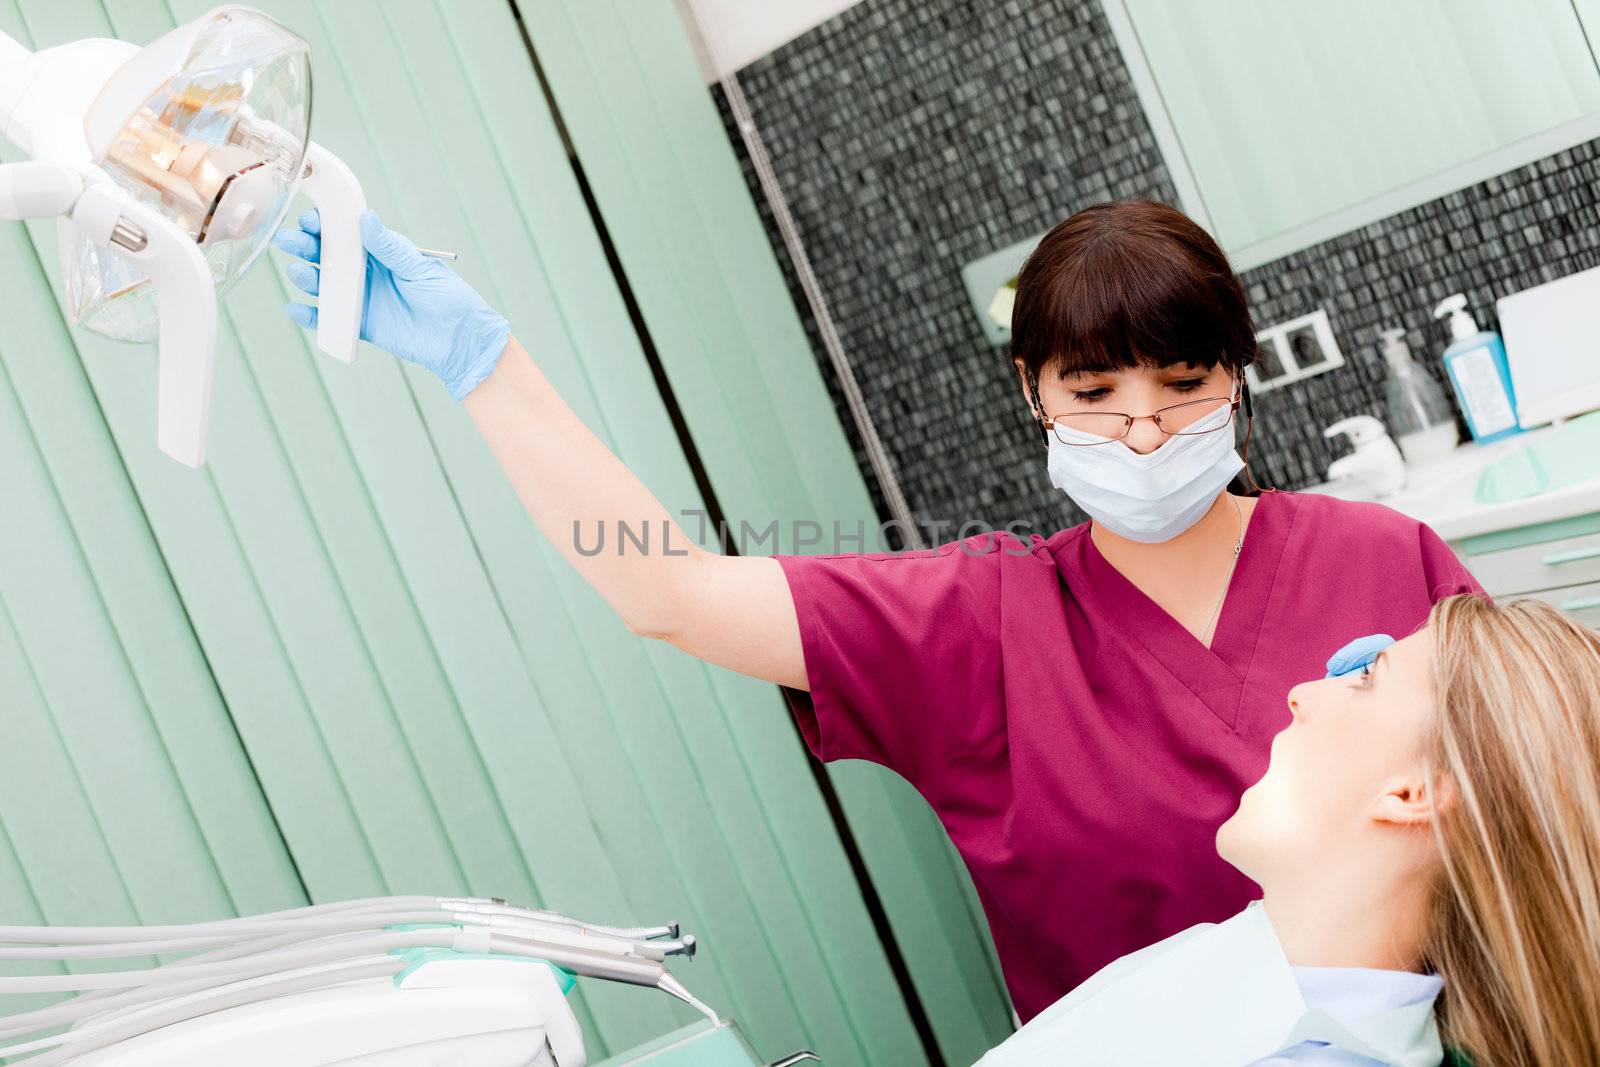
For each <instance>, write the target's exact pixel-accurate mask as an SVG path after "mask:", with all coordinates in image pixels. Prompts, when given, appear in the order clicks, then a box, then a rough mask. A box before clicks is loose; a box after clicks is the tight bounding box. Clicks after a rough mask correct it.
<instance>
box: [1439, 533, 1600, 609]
mask: <svg viewBox="0 0 1600 1067" xmlns="http://www.w3.org/2000/svg"><path fill="white" fill-rule="evenodd" d="M1466 564H1467V568H1468V569H1469V570H1471V571H1472V574H1473V577H1475V578H1477V579H1478V581H1479V582H1481V583H1482V584H1483V588H1484V589H1485V590H1486V591H1487V592H1488V593H1489V594H1490V595H1491V596H1507V595H1510V594H1512V593H1533V592H1537V591H1538V590H1540V589H1556V588H1559V587H1561V586H1566V585H1577V584H1579V583H1582V582H1597V581H1600V533H1591V534H1583V535H1582V536H1579V537H1566V538H1563V539H1561V540H1560V541H1546V542H1544V543H1543V544H1538V545H1522V546H1521V547H1519V548H1507V549H1503V550H1501V551H1499V552H1485V553H1484V554H1483V555H1481V556H1468V557H1466Z"/></svg>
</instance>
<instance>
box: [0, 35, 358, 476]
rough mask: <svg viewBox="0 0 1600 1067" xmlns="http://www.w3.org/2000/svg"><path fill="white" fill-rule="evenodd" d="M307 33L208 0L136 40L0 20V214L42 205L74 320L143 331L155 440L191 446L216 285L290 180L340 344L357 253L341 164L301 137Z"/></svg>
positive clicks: (327, 331) (32, 215)
mask: <svg viewBox="0 0 1600 1067" xmlns="http://www.w3.org/2000/svg"><path fill="white" fill-rule="evenodd" d="M310 124H311V63H310V47H309V46H308V45H307V44H306V42H305V41H304V40H302V39H301V38H299V37H297V36H295V35H294V34H293V33H290V32H289V31H288V30H286V29H285V28H284V27H282V26H280V25H279V24H278V23H276V22H274V21H273V20H272V19H270V18H268V17H267V16H266V15H263V14H261V13H260V12H258V11H255V10H252V9H250V8H246V7H233V6H230V7H220V8H217V9H215V10H213V11H211V12H209V13H208V14H206V15H203V16H202V17H200V18H198V19H196V20H194V21H193V22H190V23H188V24H186V25H183V26H180V27H178V28H177V29H175V30H173V31H172V32H170V33H168V34H166V35H164V36H162V37H160V38H158V39H157V40H156V41H154V42H153V43H151V44H150V45H148V46H146V47H145V48H143V49H140V48H138V47H136V46H134V45H131V44H127V43H125V42H123V41H114V40H99V39H90V40H82V41H74V42H72V43H70V44H64V45H60V46H58V47H55V48H47V49H44V50H43V51H40V52H38V53H34V52H30V51H29V50H28V49H26V48H24V47H23V46H22V45H21V44H19V43H17V42H16V41H15V40H13V39H11V38H10V37H7V36H6V35H5V34H3V33H0V133H3V134H4V136H5V138H6V139H7V140H9V141H11V142H12V143H14V144H15V145H16V146H17V147H18V148H20V149H22V151H23V152H24V153H25V154H26V155H27V156H28V157H29V160H28V161H26V162H18V163H11V164H6V165H0V219H19V220H20V219H42V218H58V219H59V220H60V221H59V222H58V224H57V232H58V241H59V244H60V253H61V256H60V263H61V272H62V276H63V282H64V289H65V294H66V305H67V310H68V312H69V314H70V315H71V316H72V319H73V321H74V322H76V323H78V324H79V325H81V326H83V327H84V328H85V329H88V330H92V331H94V332H95V333H98V334H102V335H103V336H106V337H110V338H113V339H115V340H119V341H133V342H139V341H152V340H157V339H158V338H159V341H160V346H159V363H158V368H157V399H156V421H157V443H158V445H159V446H160V448H161V450H162V451H163V452H165V453H167V454H168V455H170V456H172V457H173V458H174V459H176V460H178V461H179V462H181V463H185V464H188V465H189V466H191V467H198V466H200V465H201V464H202V463H204V462H205V451H206V431H207V426H208V423H209V420H210V410H211V377H212V368H213V366H214V364H215V362H216V346H217V298H218V296H219V295H220V294H222V293H224V292H226V291H227V289H228V287H229V286H231V285H232V284H233V283H234V282H236V281H238V280H239V278H240V277H241V276H242V275H243V274H244V272H245V271H246V270H248V269H249V268H250V265H251V264H252V263H254V262H255V260H256V258H257V257H258V256H260V255H261V252H262V250H263V249H265V248H266V246H267V243H268V241H269V240H270V239H271V237H272V235H273V233H274V232H275V231H276V229H277V227H278V225H279V223H281V222H282V221H283V218H284V216H285V214H287V212H288V210H289V204H290V201H291V200H292V199H293V197H294V195H295V193H296V192H297V191H299V192H304V193H305V194H306V195H307V196H308V197H309V198H310V199H311V201H312V202H313V203H315V204H316V206H317V207H318V209H319V210H320V211H321V214H322V227H323V234H322V262H321V268H322V285H321V288H322V294H321V299H320V301H319V304H320V311H319V317H318V330H317V347H318V348H320V349H321V350H322V351H323V352H326V353H327V354H328V355H330V356H333V357H334V358H335V359H339V360H342V361H344V362H349V361H350V360H351V359H352V358H353V357H354V355H355V344H356V338H357V332H358V330H359V327H360V316H361V297H362V286H363V284H364V282H365V274H366V254H365V252H364V251H363V249H362V247H361V236H360V229H359V227H360V222H359V219H360V214H361V212H362V211H363V210H364V209H365V208H366V201H365V197H364V196H363V194H362V191H361V184H360V182H358V181H357V180H356V178H355V175H354V174H353V173H352V172H351V171H350V169H349V168H348V167H346V166H345V165H344V164H343V163H341V162H340V161H339V160H338V159H337V158H336V157H335V156H333V155H332V154H331V153H329V152H328V151H327V150H326V149H324V148H322V147H320V146H318V145H317V144H315V143H313V142H311V141H310V140H309V131H310Z"/></svg>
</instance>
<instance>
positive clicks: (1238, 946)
mask: <svg viewBox="0 0 1600 1067" xmlns="http://www.w3.org/2000/svg"><path fill="white" fill-rule="evenodd" d="M1385 645H1386V647H1384V646H1385ZM1353 647H1354V646H1353ZM1366 647H1367V649H1368V651H1367V653H1366V655H1364V656H1361V657H1360V658H1359V659H1358V660H1357V663H1358V664H1359V666H1358V668H1357V669H1354V670H1350V671H1349V672H1348V673H1344V674H1340V675H1338V676H1332V677H1329V678H1327V679H1324V680H1321V681H1315V682H1308V683H1305V684H1302V685H1299V686H1296V687H1295V688H1294V689H1293V690H1292V691H1291V692H1290V693H1289V706H1290V709H1291V711H1292V712H1293V721H1292V722H1291V724H1290V725H1289V726H1288V727H1287V728H1286V729H1284V730H1283V732H1282V733H1280V734H1279V735H1278V736H1277V738H1276V740H1275V741H1274V742H1273V745H1272V754H1271V763H1270V766H1269V768H1268V770H1267V772H1266V774H1265V775H1264V776H1263V777H1262V778H1261V780H1260V781H1258V782H1257V783H1256V784H1255V785H1254V786H1252V787H1251V788H1250V789H1248V790H1246V791H1245V793H1244V795H1243V797H1242V798H1241V799H1240V802H1239V807H1238V810H1237V811H1236V812H1235V813H1234V814H1233V816H1232V817H1231V818H1229V819H1228V820H1227V822H1225V823H1224V824H1223V825H1222V827H1221V828H1220V830H1219V831H1218V833H1217V850H1218V852H1219V853H1220V854H1221V855H1222V857H1223V858H1224V859H1226V860H1227V861H1228V862H1230V863H1232V864H1233V865H1234V866H1236V867H1238V868H1239V869H1240V870H1241V871H1243V872H1244V873H1245V874H1247V875H1249V876H1250V878H1251V879H1253V880H1254V881H1255V882H1256V884H1257V885H1259V886H1260V887H1261V890H1262V899H1261V901H1260V902H1259V904H1252V905H1251V906H1250V907H1249V908H1247V909H1246V911H1245V912H1243V913H1241V914H1240V915H1239V916H1235V918H1234V919H1231V920H1229V921H1228V922H1227V923H1222V924H1217V925H1211V924H1206V925H1203V926H1199V927H1192V928H1191V929H1190V930H1186V931H1184V932H1182V933H1180V934H1178V935H1176V936H1174V937H1172V938H1169V939H1167V940H1166V941H1163V942H1160V943H1159V944H1157V945H1154V946H1151V947H1150V948H1147V949H1144V950H1142V951H1140V952H1137V953H1133V954H1132V955H1130V956H1125V957H1123V958H1122V959H1121V960H1118V961H1117V962H1115V963H1113V964H1111V965H1110V966H1108V967H1107V968H1105V969H1104V970H1103V971H1101V972H1100V973H1099V974H1096V975H1095V976H1094V977H1092V978H1091V979H1089V981H1088V982H1086V983H1084V984H1083V985H1082V986H1080V987H1079V988H1078V989H1076V990H1074V991H1073V992H1072V993H1070V994H1068V995H1067V996H1066V997H1064V998H1063V999H1062V1000H1061V1001H1058V1002H1057V1004H1055V1005H1053V1006H1052V1007H1051V1008H1050V1009H1048V1010H1047V1011H1046V1012H1044V1013H1043V1014H1041V1015H1040V1016H1038V1017H1037V1018H1035V1019H1034V1020H1032V1021H1031V1022H1030V1023H1029V1024H1028V1026H1026V1027H1024V1028H1023V1029H1022V1030H1021V1031H1019V1032H1018V1033H1017V1034H1016V1035H1014V1036H1013V1037H1012V1038H1011V1039H1010V1040H1008V1041H1007V1042H1006V1043H1005V1044H1002V1045H1001V1046H999V1047H998V1048H996V1049H994V1050H993V1051H991V1052H990V1054H989V1055H988V1056H987V1057H985V1059H984V1064H985V1067H988V1065H989V1064H991V1063H993V1064H996V1065H1000V1064H1014V1063H1073V1064H1093V1063H1107V1064H1110V1063H1115V1064H1118V1065H1132V1064H1138V1063H1144V1062H1151V1063H1154V1062H1178V1061H1177V1060H1174V1059H1172V1058H1171V1057H1173V1056H1174V1055H1182V1057H1183V1058H1182V1062H1185V1063H1192V1064H1201V1063H1208V1062H1209V1063H1217V1064H1218V1065H1219V1067H1221V1065H1222V1064H1244V1063H1256V1064H1262V1065H1268V1064H1271V1065H1279V1064H1283V1065H1288V1064H1327V1065H1332V1064H1339V1065H1367V1064H1374V1063H1378V1064H1383V1063H1392V1064H1402V1065H1405V1067H1430V1065H1432V1064H1437V1063H1439V1062H1440V1061H1441V1057H1442V1053H1441V1046H1442V1047H1444V1048H1449V1049H1452V1050H1454V1052H1455V1055H1456V1057H1457V1059H1458V1060H1459V1061H1460V1062H1463V1063H1470V1064H1472V1065H1473V1067H1594V1065H1596V1064H1600V636H1597V635H1596V634H1595V633H1594V632H1593V631H1590V630H1587V629H1585V628H1583V627H1582V626H1580V625H1579V624H1577V623H1576V622H1573V621H1572V620H1570V619H1569V618H1567V617H1566V616H1564V615H1562V614H1561V613H1560V612H1558V611H1557V610H1555V609H1554V608H1552V607H1549V606H1548V605H1545V604H1542V603H1539V602H1536V601H1523V602H1519V603H1515V604H1511V605H1509V606H1495V605H1494V604H1492V603H1491V602H1489V601H1487V600H1485V599H1481V598H1477V597H1470V596H1461V597H1452V598H1450V599H1447V600H1443V601H1440V602H1439V603H1438V604H1437V605H1435V607H1434V608H1433V610H1432V612H1431V614H1430V615H1429V618H1428V623H1427V626H1426V627H1425V629H1423V630H1421V631H1419V632H1418V633H1416V634H1413V635H1412V636H1410V637H1407V638H1405V639H1404V640H1401V641H1398V642H1394V643H1387V641H1385V640H1378V641H1370V640H1369V642H1368V643H1367V645H1366ZM1333 669H1336V668H1335V667H1334V665H1333V664H1330V670H1333ZM1246 1002H1248V1003H1246ZM1429 1004H1431V1005H1432V1008H1433V1010H1432V1012H1431V1013H1430V1012H1429V1011H1428V1005H1429ZM1164 1016H1165V1017H1168V1020H1169V1022H1171V1020H1172V1019H1177V1020H1179V1021H1178V1023H1177V1024H1176V1025H1168V1026H1165V1027H1163V1026H1162V1021H1163V1017H1164ZM1141 1019H1142V1020H1143V1021H1144V1022H1145V1024H1146V1025H1140V1020H1141ZM1183 1020H1188V1021H1187V1022H1184V1021H1183ZM1185 1026H1186V1027H1187V1032H1186V1033H1176V1032H1175V1031H1178V1030H1182V1029H1183V1028H1184V1027H1185ZM1211 1029H1214V1030H1215V1033H1212V1032H1208V1031H1209V1030H1211ZM1252 1042H1253V1043H1252ZM1243 1048H1251V1049H1254V1052H1253V1053H1252V1054H1250V1055H1243V1056H1241V1055H1239V1054H1238V1050H1240V1049H1243ZM1180 1049H1187V1051H1182V1052H1180V1051H1179V1050H1180ZM1223 1050H1231V1051H1229V1052H1226V1053H1225V1052H1224V1051H1223Z"/></svg>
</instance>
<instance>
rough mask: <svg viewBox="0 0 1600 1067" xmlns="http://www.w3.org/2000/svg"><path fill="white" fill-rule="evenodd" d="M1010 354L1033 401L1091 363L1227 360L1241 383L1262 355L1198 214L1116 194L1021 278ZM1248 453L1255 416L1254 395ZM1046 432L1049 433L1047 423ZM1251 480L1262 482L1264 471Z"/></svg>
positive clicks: (1046, 241) (1064, 233)
mask: <svg viewBox="0 0 1600 1067" xmlns="http://www.w3.org/2000/svg"><path fill="white" fill-rule="evenodd" d="M1011 357H1012V359H1013V361H1016V362H1020V364H1021V368H1020V369H1021V372H1022V377H1023V381H1024V382H1025V383H1026V386H1027V389H1028V397H1029V400H1030V401H1031V403H1032V405H1033V409H1034V411H1033V413H1034V416H1035V418H1040V419H1041V423H1040V425H1041V427H1042V426H1043V422H1042V416H1044V415H1045V414H1047V413H1046V412H1043V411H1041V410H1040V408H1041V404H1040V402H1039V378H1040V376H1041V375H1042V374H1044V373H1045V370H1046V368H1049V369H1050V370H1052V371H1054V372H1056V373H1058V374H1059V375H1060V376H1061V377H1066V376H1067V375H1070V374H1076V373H1080V372H1083V371H1107V370H1124V369H1128V368H1132V367H1170V366H1172V365H1174V364H1194V365H1196V366H1200V367H1204V368H1205V369H1206V370H1208V371H1209V370H1211V369H1212V368H1214V367H1215V366H1216V365H1217V364H1219V363H1221V364H1223V365H1224V366H1225V367H1227V369H1228V371H1229V372H1230V373H1231V374H1233V376H1234V377H1235V378H1237V379H1239V380H1240V382H1241V387H1242V385H1243V379H1244V371H1245V368H1246V367H1248V366H1249V365H1250V364H1251V363H1252V362H1254V360H1255V357H1256V329H1255V324H1254V323H1253V322H1252V321H1251V318H1250V305H1249V301H1247V300H1246V299H1245V295H1244V286H1243V285H1242V284H1240V282H1239V276H1238V275H1237V274H1235V273H1234V272H1233V267H1232V266H1230V265H1229V263H1228V257H1227V255H1226V254H1225V253H1224V252H1223V251H1222V248H1221V246H1220V245H1218V244H1217V242H1216V241H1215V240H1213V239H1212V237H1211V235H1210V234H1209V233H1207V232H1206V231H1205V230H1203V229H1201V228H1200V226H1199V225H1198V224H1197V223H1196V222H1195V221H1194V220H1193V219H1191V218H1189V216H1187V215H1185V214H1184V213H1183V212H1181V211H1179V210H1178V209H1177V208H1175V207H1172V206H1171V205H1169V204H1162V203H1159V202H1157V201H1154V200H1113V201H1109V202H1107V203H1103V204H1094V205H1092V206H1090V207H1086V208H1084V209H1083V210H1082V211H1079V212H1077V213H1076V214H1074V215H1071V216H1069V217H1067V218H1066V219H1064V220H1062V221H1061V222H1060V223H1058V224H1057V225H1056V227H1055V228H1054V229H1052V230H1051V231H1050V232H1049V233H1047V234H1045V235H1044V237H1043V238H1042V239H1041V240H1040V241H1039V245H1038V247H1037V248H1035V249H1034V250H1033V252H1032V253H1031V254H1030V255H1029V256H1028V259H1027V261H1026V262H1025V263H1023V265H1022V271H1021V273H1020V274H1018V276H1017V295H1016V301H1015V303H1014V305H1013V307H1012V311H1011ZM1244 411H1245V416H1246V427H1247V429H1246V435H1245V453H1244V455H1245V460H1246V462H1247V463H1248V461H1249V456H1250V451H1249V448H1250V437H1249V428H1250V426H1251V422H1252V420H1251V419H1250V416H1251V415H1252V414H1253V412H1252V410H1251V402H1250V395H1249V391H1248V390H1247V389H1246V390H1245V391H1244ZM1045 432H1046V433H1048V431H1045ZM1247 485H1248V486H1249V487H1250V488H1252V489H1253V488H1255V483H1254V479H1253V478H1251V479H1250V480H1249V482H1248V483H1247Z"/></svg>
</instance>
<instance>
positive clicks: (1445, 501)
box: [1303, 426, 1600, 541]
mask: <svg viewBox="0 0 1600 1067" xmlns="http://www.w3.org/2000/svg"><path fill="white" fill-rule="evenodd" d="M1555 429H1556V427H1553V426H1545V427H1541V428H1539V429H1537V430H1534V431H1532V432H1530V433H1525V434H1518V435H1516V436H1514V437H1507V438H1504V439H1503V440H1500V441H1495V442H1493V443H1492V444H1488V445H1475V444H1464V445H1461V446H1459V447H1458V448H1457V449H1456V450H1455V451H1454V452H1452V453H1451V454H1450V455H1448V456H1446V457H1445V458H1444V459H1441V460H1436V461H1434V462H1432V463H1421V464H1407V465H1406V483H1405V488H1403V489H1401V490H1400V492H1398V493H1394V494H1391V495H1389V496H1386V497H1378V498H1376V499H1377V501H1378V503H1380V504H1385V505H1387V506H1388V507H1391V508H1394V509H1395V510H1396V511H1399V512H1402V513H1404V514H1406V515H1410V516H1411V517H1412V518H1414V519H1418V520H1420V521H1422V522H1425V523H1427V524H1428V525H1429V526H1431V527H1433V529H1434V532H1435V533H1437V534H1438V535H1439V536H1440V537H1443V538H1444V539H1445V540H1447V541H1455V540H1459V539H1461V538H1463V537H1473V536H1476V535H1478V534H1486V533H1494V532H1497V531H1499V530H1510V529H1515V528H1516V527H1519V526H1531V525H1534V524H1535V523H1541V522H1553V521H1555V520H1557V519H1565V518H1571V517H1572V516H1574V515H1585V514H1589V513H1591V512H1600V460H1597V462H1596V464H1595V476H1594V477H1593V478H1590V479H1588V480H1586V481H1583V482H1580V483H1577V484H1573V485H1568V486H1565V487H1563V488H1561V489H1556V490H1551V491H1549V492H1546V493H1541V494H1539V495H1537V496H1529V497H1524V498H1523V499H1520V500H1511V501H1506V502H1503V503H1495V504H1483V503H1479V502H1478V500H1477V488H1478V479H1479V477H1480V476H1481V475H1482V473H1483V469H1484V468H1485V467H1487V466H1488V465H1489V464H1490V463H1493V462H1494V461H1495V460H1497V459H1500V458H1501V457H1503V456H1508V455H1510V454H1512V453H1514V452H1517V451H1519V450H1521V449H1524V448H1526V447H1528V445H1530V444H1532V443H1533V442H1535V441H1539V440H1541V439H1542V438H1544V437H1545V436H1547V435H1549V434H1550V433H1552V432H1554V431H1555ZM1303 491H1304V492H1308V493H1327V494H1328V495H1330V496H1337V497H1340V498H1342V499H1345V500H1372V499H1374V497H1373V496H1372V495H1371V493H1370V491H1369V490H1367V489H1366V487H1365V486H1360V485H1354V484H1351V483H1350V482H1346V481H1341V482H1333V483H1328V482H1324V483H1323V484H1321V485H1314V486H1311V487H1310V488H1308V489H1306V490H1303Z"/></svg>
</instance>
